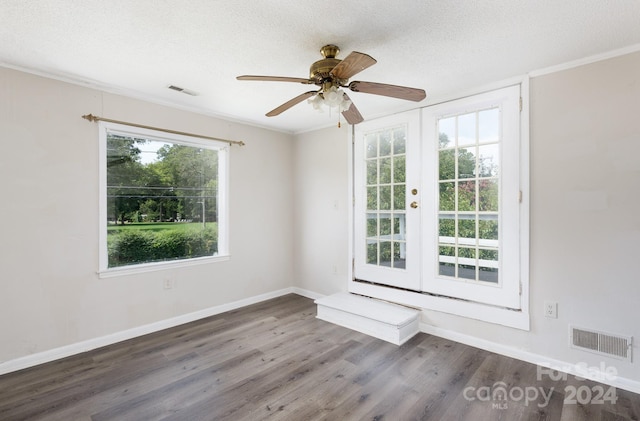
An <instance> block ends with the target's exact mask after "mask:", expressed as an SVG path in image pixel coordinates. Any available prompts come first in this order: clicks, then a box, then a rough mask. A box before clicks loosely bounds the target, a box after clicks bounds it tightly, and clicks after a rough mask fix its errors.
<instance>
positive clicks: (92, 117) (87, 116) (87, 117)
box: [82, 114, 244, 146]
mask: <svg viewBox="0 0 640 421" xmlns="http://www.w3.org/2000/svg"><path fill="white" fill-rule="evenodd" d="M82 118H84V119H85V120H89V121H91V122H94V123H95V122H97V121H106V122H108V123H116V124H126V125H127V126H133V127H139V128H141V129H150V130H158V131H161V132H165V133H171V134H179V135H183V136H191V137H200V138H203V139H209V140H217V141H219V142H226V143H228V144H230V145H239V146H244V142H243V141H241V140H228V139H220V138H219V137H211V136H202V135H199V134H193V133H187V132H179V131H177V130H169V129H161V128H159V127H153V126H145V125H143V124H136V123H128V122H126V121H120V120H112V119H110V118H103V117H98V116H97V115H93V114H85V115H83V116H82Z"/></svg>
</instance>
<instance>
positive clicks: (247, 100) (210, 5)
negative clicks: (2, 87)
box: [0, 0, 640, 133]
mask: <svg viewBox="0 0 640 421" xmlns="http://www.w3.org/2000/svg"><path fill="white" fill-rule="evenodd" d="M0 18H1V22H2V24H1V25H0V65H4V66H8V67H14V68H20V69H25V70H29V71H35V72H38V73H44V74H47V75H52V76H54V77H60V78H64V79H68V80H73V81H78V82H81V83H89V84H92V85H94V86H97V87H106V88H108V89H111V90H115V91H118V92H126V93H129V94H131V95H133V96H136V97H144V98H147V99H150V100H153V101H156V102H163V103H171V104H175V105H177V106H180V107H186V108H189V109H192V110H194V111H199V112H203V113H206V114H213V115H218V116H222V117H227V118H233V119H235V120H240V121H244V122H249V123H251V124H257V125H260V126H263V127H270V128H274V129H277V130H282V131H287V132H294V133H295V132H300V131H305V130H309V129H314V128H319V127H325V126H328V125H332V124H335V121H336V120H337V116H336V115H335V114H334V115H329V114H328V113H324V114H320V113H318V112H316V111H314V110H313V109H312V107H311V106H310V105H308V104H306V103H304V102H303V103H301V104H298V105H296V106H295V107H294V108H292V109H290V110H288V111H286V112H285V113H283V114H281V115H280V116H277V117H265V115H264V114H265V113H266V112H267V111H269V110H271V109H273V108H275V107H276V106H278V105H280V104H282V103H283V102H285V101H287V100H289V99H290V98H292V97H294V96H296V95H298V94H300V93H302V92H305V91H307V90H309V87H308V86H304V85H299V84H295V83H278V82H247V81H244V82H240V81H237V80H236V79H235V77H236V76H237V75H242V74H260V75H273V76H292V77H303V78H306V77H308V71H309V70H308V69H309V66H310V65H311V63H312V62H314V61H316V60H319V59H320V58H321V56H320V53H319V50H320V47H322V46H323V45H325V44H336V45H338V46H339V47H340V49H341V54H340V55H339V56H338V58H344V57H346V55H347V54H348V53H349V52H351V51H354V50H355V51H360V52H364V53H367V54H369V55H371V56H373V57H374V58H376V59H377V60H378V63H377V64H376V65H375V66H373V67H370V68H369V69H366V70H364V71H363V72H361V73H359V74H358V75H356V76H355V77H353V78H352V80H364V81H373V82H382V83H390V84H397V85H405V86H412V87H417V88H422V89H424V90H426V91H427V99H426V100H425V101H423V102H422V103H420V104H416V103H411V102H407V101H402V100H399V99H394V98H385V97H380V96H375V95H368V94H362V93H350V96H351V99H352V100H353V101H354V102H355V103H356V105H357V106H358V108H359V110H360V112H361V113H362V115H363V116H364V118H365V119H367V118H373V117H376V116H379V115H383V114H389V113H392V112H394V111H399V110H404V109H408V108H416V107H417V106H419V105H424V104H427V103H429V102H430V101H434V100H435V99H437V98H442V97H444V96H446V95H449V94H452V93H455V92H462V91H465V90H467V89H470V88H473V87H478V86H483V85H486V84H488V83H491V82H495V81H499V80H503V79H507V78H510V77H513V76H518V75H523V74H526V73H528V72H530V71H532V70H536V69H541V68H545V67H549V66H553V65H557V64H561V63H565V62H568V61H573V60H577V59H581V58H584V57H588V56H592V55H597V54H601V53H604V52H608V51H611V50H615V49H620V48H625V47H630V46H636V45H638V44H640V1H639V0H610V1H607V0H562V1H558V0H528V1H525V0H483V1H475V0H474V1H460V0H448V1H437V0H428V1H425V0H403V1H389V0H362V1H349V0H341V1H335V0H325V1H308V0H279V1H278V0H274V1H259V0H251V1H246V0H109V1H105V0H49V1H45V0H33V1H25V0H0ZM171 84H173V85H177V86H180V87H183V88H186V89H189V90H192V91H195V92H197V93H198V95H197V96H189V95H185V94H183V93H178V92H175V91H172V90H169V89H167V86H168V85H171ZM92 111H94V110H87V112H92ZM105 117H108V116H105Z"/></svg>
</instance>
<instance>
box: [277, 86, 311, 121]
mask: <svg viewBox="0 0 640 421" xmlns="http://www.w3.org/2000/svg"><path fill="white" fill-rule="evenodd" d="M317 93H318V91H309V92H305V93H303V94H300V95H298V96H297V97H295V98H293V99H290V100H289V101H287V102H285V103H284V104H282V105H281V106H279V107H276V108H274V109H273V110H271V111H269V112H268V113H267V114H266V115H267V117H273V116H276V115H279V114H280V113H282V112H284V111H287V110H288V109H289V108H291V107H293V106H294V105H296V104H298V103H300V102H302V101H304V100H305V99H307V98H309V97H312V96H314V95H315V94H317Z"/></svg>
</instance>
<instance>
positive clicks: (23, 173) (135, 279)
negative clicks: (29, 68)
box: [0, 68, 293, 362]
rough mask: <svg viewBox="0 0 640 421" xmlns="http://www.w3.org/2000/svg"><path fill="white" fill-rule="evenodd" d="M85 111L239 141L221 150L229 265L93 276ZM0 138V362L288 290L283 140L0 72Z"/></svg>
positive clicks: (94, 222)
mask: <svg viewBox="0 0 640 421" xmlns="http://www.w3.org/2000/svg"><path fill="white" fill-rule="evenodd" d="M88 113H93V114H95V115H100V116H103V117H107V118H112V119H121V120H125V121H131V122H136V123H139V124H146V125H152V126H157V127H163V128H170V129H174V130H182V131H187V132H192V133H198V134H203V135H208V136H215V137H221V138H228V139H237V140H243V141H245V142H246V146H244V147H237V146H234V147H232V149H231V158H230V161H231V162H230V196H231V197H230V219H231V225H230V231H231V232H230V247H231V253H232V256H231V259H230V260H229V261H226V262H218V263H209V264H204V265H199V266H193V267H188V268H180V269H177V268H176V269H172V270H168V271H160V272H152V273H146V274H138V275H129V276H122V277H117V278H108V279H99V278H98V275H97V274H96V270H97V269H98V224H99V222H100V221H99V220H98V169H97V168H98V135H97V133H98V132H97V130H98V126H97V124H95V123H90V122H88V121H86V120H83V119H82V118H81V116H82V115H84V114H88ZM0 139H1V146H0V180H2V182H1V184H2V199H0V226H1V227H2V228H1V230H0V332H1V333H2V335H1V338H0V362H3V361H8V360H12V359H16V358H18V357H25V356H28V355H30V354H34V353H38V352H42V351H47V350H51V349H54V348H57V347H62V346H65V345H70V344H74V343H78V342H81V341H86V340H89V339H92V338H97V337H101V336H104V335H109V334H112V333H115V332H120V331H124V330H127V329H132V328H135V327H138V326H141V325H145V324H149V323H154V322H158V321H162V320H165V319H169V318H172V317H176V316H180V315H184V314H187V313H190V312H195V311H198V310H202V309H207V308H210V307H213V306H218V305H221V304H226V303H230V302H233V301H237V300H242V299H246V298H248V297H254V296H257V295H260V294H265V293H268V292H273V291H277V290H280V289H283V288H289V287H291V286H292V285H293V264H292V259H291V256H292V253H293V247H292V245H293V226H292V224H291V220H292V218H293V199H292V188H291V186H292V181H291V180H292V178H293V166H292V149H293V148H292V142H293V138H292V136H290V135H286V134H282V133H278V132H274V131H268V130H263V129H258V128H254V127H249V126H246V125H241V124H236V123H232V122H228V121H224V120H220V119H216V118H212V117H208V116H203V115H198V114H194V113H190V112H185V111H180V110H176V109H172V108H168V107H164V106H160V105H156V104H151V103H148V102H144V101H140V100H135V99H130V98H125V97H122V96H118V95H114V94H109V93H104V92H100V91H97V90H93V89H89V88H85V87H81V86H77V85H72V84H68V83H63V82H60V81H55V80H51V79H46V78H42V77H38V76H34V75H30V74H26V73H22V72H18V71H14V70H9V69H3V68H0ZM166 277H171V278H172V279H174V280H175V288H173V289H170V290H165V289H163V279H165V278H166Z"/></svg>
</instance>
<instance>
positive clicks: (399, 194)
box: [393, 184, 406, 210]
mask: <svg viewBox="0 0 640 421" xmlns="http://www.w3.org/2000/svg"><path fill="white" fill-rule="evenodd" d="M405 197H406V196H405V187H404V184H395V185H394V186H393V209H397V210H404V209H405V206H406V205H405V203H406V200H405Z"/></svg>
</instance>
